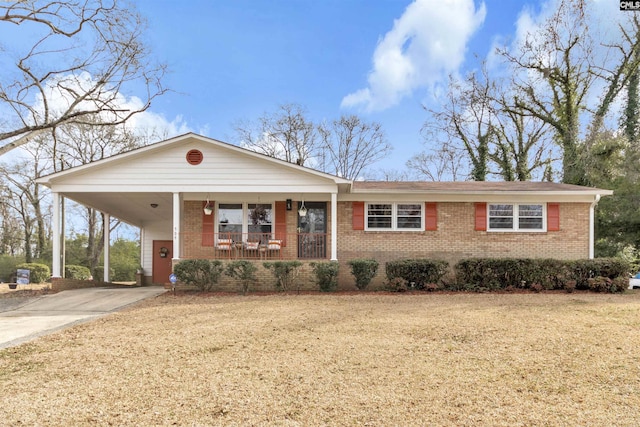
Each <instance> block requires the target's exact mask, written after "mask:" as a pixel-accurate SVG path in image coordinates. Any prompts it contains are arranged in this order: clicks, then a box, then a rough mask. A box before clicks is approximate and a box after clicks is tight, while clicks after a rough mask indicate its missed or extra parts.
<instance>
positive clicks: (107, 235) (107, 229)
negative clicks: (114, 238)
mask: <svg viewBox="0 0 640 427" xmlns="http://www.w3.org/2000/svg"><path fill="white" fill-rule="evenodd" d="M102 235H103V236H104V249H103V252H104V272H103V273H102V276H103V280H104V282H105V283H109V282H110V279H111V278H110V277H109V270H111V263H110V262H109V261H110V260H109V249H110V248H111V215H109V214H106V213H103V214H102Z"/></svg>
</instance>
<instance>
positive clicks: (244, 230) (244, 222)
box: [214, 201, 276, 240]
mask: <svg viewBox="0 0 640 427" xmlns="http://www.w3.org/2000/svg"><path fill="white" fill-rule="evenodd" d="M255 204H262V205H271V215H272V216H271V238H274V237H275V233H276V206H275V205H276V204H275V202H273V201H266V202H253V201H251V202H225V201H220V202H218V201H216V202H215V205H216V217H215V220H216V221H215V224H214V227H215V235H216V236H217V235H218V234H219V233H220V231H218V230H220V205H242V238H243V240H244V239H245V238H246V237H247V236H248V235H249V219H248V218H247V217H248V213H249V205H255Z"/></svg>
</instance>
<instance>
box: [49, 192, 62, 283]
mask: <svg viewBox="0 0 640 427" xmlns="http://www.w3.org/2000/svg"><path fill="white" fill-rule="evenodd" d="M51 195H52V196H53V218H52V220H53V224H52V225H51V233H52V234H53V235H52V236H51V237H52V238H53V242H51V243H52V246H53V247H52V248H51V249H52V251H53V260H52V263H51V267H52V271H51V277H56V278H58V277H62V275H61V274H60V262H61V259H62V254H61V253H60V194H59V193H51Z"/></svg>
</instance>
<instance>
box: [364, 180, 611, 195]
mask: <svg viewBox="0 0 640 427" xmlns="http://www.w3.org/2000/svg"><path fill="white" fill-rule="evenodd" d="M394 191H396V192H409V193H413V192H417V193H423V192H424V193H493V192H518V193H522V192H577V193H604V194H608V193H609V190H603V189H599V188H593V187H583V186H580V185H571V184H559V183H555V182H531V181H510V182H491V181H455V182H428V181H396V182H388V181H354V182H353V186H352V189H351V192H352V193H368V192H372V193H377V192H394Z"/></svg>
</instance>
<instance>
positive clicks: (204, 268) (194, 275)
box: [173, 259, 223, 292]
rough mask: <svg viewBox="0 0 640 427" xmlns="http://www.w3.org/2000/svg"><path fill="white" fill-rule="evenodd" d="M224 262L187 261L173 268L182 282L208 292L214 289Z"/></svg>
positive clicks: (206, 260)
mask: <svg viewBox="0 0 640 427" xmlns="http://www.w3.org/2000/svg"><path fill="white" fill-rule="evenodd" d="M222 268H223V266H222V261H220V260H208V259H186V260H184V261H180V262H179V263H178V264H176V265H175V266H174V267H173V272H174V273H175V275H176V277H177V278H178V280H179V281H180V282H183V283H185V284H187V285H191V286H195V287H196V288H198V289H199V290H200V291H203V292H207V291H210V290H212V289H213V288H214V286H215V285H216V284H217V283H218V280H219V279H220V275H221V274H222Z"/></svg>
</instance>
